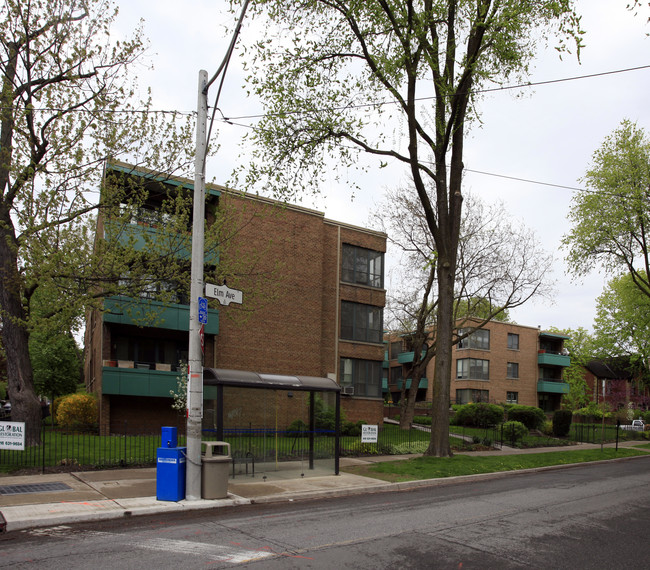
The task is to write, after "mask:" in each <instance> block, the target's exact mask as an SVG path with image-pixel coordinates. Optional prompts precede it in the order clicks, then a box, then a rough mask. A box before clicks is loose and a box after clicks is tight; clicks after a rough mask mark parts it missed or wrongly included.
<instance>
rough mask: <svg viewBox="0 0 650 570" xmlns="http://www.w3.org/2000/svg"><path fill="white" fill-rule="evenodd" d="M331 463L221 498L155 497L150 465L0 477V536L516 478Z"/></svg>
mask: <svg viewBox="0 0 650 570" xmlns="http://www.w3.org/2000/svg"><path fill="white" fill-rule="evenodd" d="M636 444H639V442H625V443H624V444H623V443H621V444H619V447H624V446H625V447H626V446H630V445H636ZM606 447H613V444H607V445H606ZM595 448H600V445H599V444H580V445H579V446H571V447H570V448H567V447H550V448H534V449H523V450H521V449H512V448H505V447H504V449H503V450H501V451H487V452H472V453H471V454H472V455H506V454H508V455H509V454H523V453H543V452H550V451H566V450H567V449H595ZM409 457H413V456H382V457H362V458H341V460H340V466H341V468H343V467H345V466H351V465H360V464H368V463H376V462H380V461H398V460H402V459H407V458H409ZM332 463H333V462H332V461H329V462H327V463H326V464H324V463H320V464H318V463H317V464H316V465H315V468H314V470H305V469H303V465H301V464H299V463H298V464H296V463H293V464H291V463H289V464H279V465H277V466H275V468H274V470H266V471H265V470H264V469H263V468H259V467H257V466H256V472H255V477H251V476H250V475H249V476H244V475H238V476H237V477H236V478H235V479H232V478H230V479H229V481H228V497H227V498H224V499H211V500H205V499H200V500H193V501H188V500H182V501H179V502H171V501H159V500H157V498H156V468H155V467H152V468H144V469H112V470H105V471H86V472H73V473H58V474H57V473H53V474H45V475H29V476H20V477H14V476H7V477H0V532H2V531H16V530H23V529H28V528H35V527H42V526H53V525H61V524H70V523H77V522H84V521H99V520H104V519H115V518H121V517H128V516H137V515H151V514H159V513H163V512H183V511H191V510H199V509H214V508H219V507H230V506H237V505H246V504H252V503H270V502H283V501H285V502H291V501H294V500H300V499H314V498H324V497H335V496H345V495H351V494H361V493H372V492H379V491H386V490H402V489H409V488H416V487H422V486H429V485H442V484H450V483H457V482H458V481H459V480H463V479H472V480H476V478H477V477H491V478H493V477H501V476H509V475H512V474H513V473H516V471H508V472H502V473H490V474H485V475H469V476H465V477H452V478H446V479H431V480H425V481H409V482H406V483H386V482H384V481H380V480H378V479H372V478H369V477H361V476H358V475H352V474H350V473H345V472H343V471H341V473H340V475H334V474H333V468H332ZM558 467H560V466H558ZM562 467H566V466H562Z"/></svg>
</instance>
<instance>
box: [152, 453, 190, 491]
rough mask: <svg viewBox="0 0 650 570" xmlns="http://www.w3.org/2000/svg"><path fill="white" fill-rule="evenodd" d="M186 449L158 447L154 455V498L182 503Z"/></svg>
mask: <svg viewBox="0 0 650 570" xmlns="http://www.w3.org/2000/svg"><path fill="white" fill-rule="evenodd" d="M186 451H187V448H186V447H159V448H158V453H157V455H156V498H157V499H158V500H159V501H182V500H183V499H184V498H185V454H186Z"/></svg>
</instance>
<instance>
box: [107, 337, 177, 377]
mask: <svg viewBox="0 0 650 570" xmlns="http://www.w3.org/2000/svg"><path fill="white" fill-rule="evenodd" d="M111 352H112V357H113V358H114V359H115V360H127V361H131V362H133V363H134V366H135V367H136V368H148V369H155V368H156V367H157V366H156V365H159V364H168V365H169V369H170V370H178V369H179V366H180V363H182V362H187V340H184V341H180V340H174V339H164V338H147V337H146V336H118V337H116V338H114V339H113V350H112V351H111Z"/></svg>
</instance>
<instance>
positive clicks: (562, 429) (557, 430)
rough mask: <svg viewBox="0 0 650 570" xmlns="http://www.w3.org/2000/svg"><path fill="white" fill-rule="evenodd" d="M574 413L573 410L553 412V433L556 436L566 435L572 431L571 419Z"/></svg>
mask: <svg viewBox="0 0 650 570" xmlns="http://www.w3.org/2000/svg"><path fill="white" fill-rule="evenodd" d="M572 419H573V413H572V412H571V410H557V411H556V412H555V413H554V414H553V435H554V436H555V437H566V436H567V435H569V431H571V420H572Z"/></svg>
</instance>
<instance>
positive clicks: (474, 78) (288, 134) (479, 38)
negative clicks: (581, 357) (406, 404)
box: [232, 0, 580, 457]
mask: <svg viewBox="0 0 650 570" xmlns="http://www.w3.org/2000/svg"><path fill="white" fill-rule="evenodd" d="M232 3H233V4H240V3H241V2H239V1H236V0H234V1H233V2H232ZM250 10H252V12H253V14H254V15H256V16H260V17H266V18H267V21H268V25H267V26H266V27H265V29H264V31H265V32H266V34H265V36H264V37H260V34H255V36H256V37H255V41H254V43H253V45H250V46H248V47H246V48H245V49H247V50H248V51H247V52H246V54H245V60H246V61H247V64H249V65H250V66H252V70H253V71H252V74H251V77H250V82H251V86H252V89H253V91H254V92H255V93H256V94H257V95H259V96H260V98H261V100H262V102H263V103H264V104H265V105H266V107H267V113H266V114H265V116H264V117H263V118H262V120H261V121H260V124H259V128H257V129H256V130H255V131H254V133H253V138H254V139H255V142H257V143H259V145H260V146H259V147H258V152H257V153H256V154H254V155H253V160H252V161H251V162H252V166H251V168H250V169H249V171H248V177H249V178H248V180H249V181H250V182H251V183H254V182H257V181H258V180H260V179H261V180H263V181H264V182H265V183H267V184H268V185H269V186H270V187H272V188H273V189H274V190H275V191H276V192H278V193H279V194H283V193H284V194H286V192H287V189H292V190H300V189H304V188H318V186H319V183H320V182H321V181H324V180H327V181H328V182H329V183H331V180H332V176H336V173H333V172H332V167H331V165H332V161H331V160H330V159H334V161H335V163H337V164H338V165H340V166H341V167H342V170H341V171H342V172H346V171H347V168H348V167H354V168H356V167H358V166H359V164H360V161H359V154H361V153H367V155H369V156H370V157H374V158H375V159H377V160H379V161H380V166H387V164H388V162H390V163H392V164H393V165H395V166H398V165H401V166H403V167H405V168H406V169H407V170H408V173H409V176H410V177H411V179H412V181H413V186H414V187H415V190H416V192H417V195H418V198H419V201H420V208H421V210H422V212H423V215H424V218H425V219H426V222H427V228H428V230H429V232H430V234H431V236H432V238H433V240H434V243H435V245H436V252H437V261H436V287H437V295H436V298H437V307H436V327H437V344H438V348H437V354H436V361H435V367H436V371H435V379H434V384H435V386H434V394H435V402H434V409H433V412H434V413H433V424H432V431H431V443H430V446H429V449H428V451H427V454H429V455H436V456H445V457H446V456H450V455H451V449H450V447H449V441H448V426H449V392H450V378H451V364H452V363H451V347H452V342H453V331H454V322H453V321H454V319H453V317H454V314H453V311H454V303H453V300H454V285H455V278H456V269H457V251H458V242H459V236H460V229H461V210H462V201H463V194H462V173H463V143H464V139H465V134H466V129H467V127H468V123H469V121H470V119H471V118H475V117H477V116H478V113H477V108H476V106H475V103H476V101H477V98H478V95H477V94H478V93H479V91H480V88H481V87H483V86H485V85H487V84H488V83H490V84H494V83H497V84H498V83H499V82H500V81H504V80H510V79H516V78H519V76H522V75H525V74H526V72H527V70H528V63H529V62H530V60H531V59H532V57H533V55H534V54H535V48H536V44H537V43H538V41H545V40H546V39H547V38H548V36H549V35H550V34H551V33H555V32H558V33H559V34H558V35H559V36H560V37H561V38H562V40H561V45H560V46H559V47H560V49H565V48H566V46H567V44H566V43H564V39H565V38H567V37H571V38H574V39H575V40H577V45H578V47H579V46H580V42H579V18H578V17H577V16H576V14H575V12H574V10H573V2H572V1H571V0H561V1H557V0H552V1H551V0H539V1H537V2H521V1H519V0H503V1H499V2H495V1H491V0H365V1H364V2H358V1H352V0H307V1H304V0H260V1H259V2H254V3H252V4H251V8H250ZM402 135H403V136H402ZM398 167H399V166H398ZM431 186H433V187H434V188H435V192H433V194H430V192H429V189H430V187H431Z"/></svg>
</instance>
